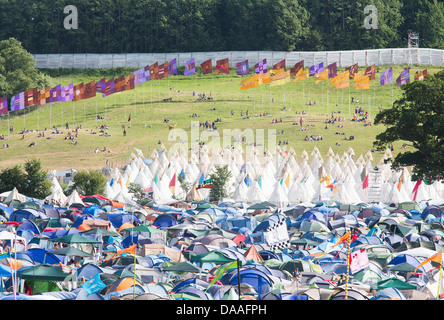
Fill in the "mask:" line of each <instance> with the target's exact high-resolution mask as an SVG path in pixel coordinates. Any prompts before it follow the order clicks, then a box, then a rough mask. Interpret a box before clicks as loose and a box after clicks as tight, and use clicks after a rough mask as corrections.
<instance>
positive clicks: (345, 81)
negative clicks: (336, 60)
mask: <svg viewBox="0 0 444 320" xmlns="http://www.w3.org/2000/svg"><path fill="white" fill-rule="evenodd" d="M348 87H350V77H349V75H348V74H346V73H344V75H343V76H342V77H340V78H339V79H338V80H337V83H336V89H344V88H348Z"/></svg>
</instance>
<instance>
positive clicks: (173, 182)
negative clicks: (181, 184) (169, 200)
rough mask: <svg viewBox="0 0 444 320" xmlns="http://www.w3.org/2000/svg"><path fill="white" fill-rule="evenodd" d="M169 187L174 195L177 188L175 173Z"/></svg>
mask: <svg viewBox="0 0 444 320" xmlns="http://www.w3.org/2000/svg"><path fill="white" fill-rule="evenodd" d="M169 187H170V190H171V193H172V194H174V190H175V188H176V173H174V175H173V178H172V179H171V181H170V186H169Z"/></svg>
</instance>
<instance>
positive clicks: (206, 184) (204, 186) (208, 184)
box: [197, 179, 213, 189]
mask: <svg viewBox="0 0 444 320" xmlns="http://www.w3.org/2000/svg"><path fill="white" fill-rule="evenodd" d="M212 187H213V179H207V180H204V181H203V182H202V183H200V184H198V185H197V189H210V188H212Z"/></svg>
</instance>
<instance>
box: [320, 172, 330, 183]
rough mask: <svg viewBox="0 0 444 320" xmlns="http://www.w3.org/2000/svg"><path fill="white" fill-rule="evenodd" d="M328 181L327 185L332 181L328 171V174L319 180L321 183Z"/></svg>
mask: <svg viewBox="0 0 444 320" xmlns="http://www.w3.org/2000/svg"><path fill="white" fill-rule="evenodd" d="M324 181H325V182H327V185H329V184H330V182H331V177H330V174H329V173H327V175H326V176H325V177H323V178H322V179H321V180H319V182H320V183H322V182H324Z"/></svg>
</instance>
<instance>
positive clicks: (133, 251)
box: [104, 244, 137, 261]
mask: <svg viewBox="0 0 444 320" xmlns="http://www.w3.org/2000/svg"><path fill="white" fill-rule="evenodd" d="M136 247H137V244H133V245H131V246H129V247H128V248H125V249H122V250H119V251H117V252H116V253H115V254H114V255H113V256H112V257H111V258H109V259H106V260H104V261H109V260H112V259H114V258H115V257H117V256H120V255H122V254H124V253H129V254H132V255H133V256H135V255H136Z"/></svg>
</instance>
